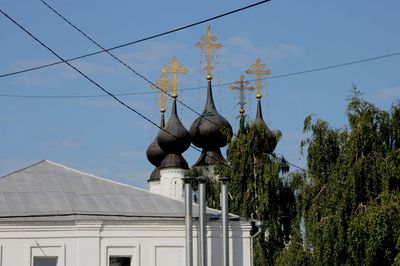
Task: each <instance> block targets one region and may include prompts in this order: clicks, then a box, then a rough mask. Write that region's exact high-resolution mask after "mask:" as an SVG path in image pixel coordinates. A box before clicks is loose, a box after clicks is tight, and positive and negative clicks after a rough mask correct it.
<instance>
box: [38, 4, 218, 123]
mask: <svg viewBox="0 0 400 266" xmlns="http://www.w3.org/2000/svg"><path fill="white" fill-rule="evenodd" d="M40 1H41V2H42V3H43V4H44V5H45V6H47V7H48V8H49V9H50V10H51V11H53V12H54V13H55V14H57V15H58V16H59V17H60V18H61V19H63V20H64V21H65V22H67V23H68V24H69V25H70V26H72V27H73V28H74V29H75V30H77V31H78V32H79V33H81V34H82V35H83V36H84V37H85V38H87V39H88V40H89V41H91V42H92V43H94V44H95V45H96V46H97V47H99V48H100V49H102V50H103V51H104V52H106V53H107V54H108V55H110V56H111V57H112V58H113V59H115V60H117V61H118V62H119V63H120V64H122V65H123V66H125V67H126V68H128V69H129V70H130V71H131V72H132V73H134V74H135V75H136V76H138V77H140V78H141V79H143V80H145V81H146V82H148V83H149V84H150V85H152V87H155V88H157V89H158V90H160V92H161V93H164V94H166V95H168V96H169V97H171V98H174V97H173V96H172V95H171V94H169V93H168V92H167V91H165V90H162V89H161V88H160V87H159V86H157V85H156V84H154V83H153V82H152V81H150V80H149V79H148V78H146V77H145V76H144V75H142V74H140V73H138V72H137V71H136V70H135V69H133V68H132V67H131V66H129V65H128V64H127V63H125V62H124V61H122V60H121V59H119V58H118V57H117V56H115V55H114V54H112V53H111V52H110V51H107V50H106V49H105V48H104V47H103V46H102V45H100V44H99V43H98V42H96V41H95V40H94V39H93V38H91V37H90V36H89V35H87V34H86V33H84V32H83V31H82V30H81V29H79V28H78V27H77V26H76V25H74V24H73V23H72V22H70V21H69V20H68V19H67V18H65V17H64V16H63V15H61V14H60V13H59V12H58V11H56V10H55V9H54V8H53V7H51V6H50V5H49V4H47V3H46V2H45V1H44V0H40ZM176 101H178V102H179V103H181V104H182V105H183V106H185V107H186V108H187V109H189V110H190V111H192V112H193V113H195V114H197V115H198V116H200V117H202V118H203V119H205V120H207V121H209V122H210V123H212V124H214V125H215V126H217V127H219V125H218V124H216V123H215V122H214V121H212V120H210V119H209V118H207V117H205V116H204V115H202V114H200V113H199V112H197V111H196V110H194V109H193V108H192V107H190V106H189V105H187V104H185V103H184V102H183V101H181V100H179V99H176Z"/></svg>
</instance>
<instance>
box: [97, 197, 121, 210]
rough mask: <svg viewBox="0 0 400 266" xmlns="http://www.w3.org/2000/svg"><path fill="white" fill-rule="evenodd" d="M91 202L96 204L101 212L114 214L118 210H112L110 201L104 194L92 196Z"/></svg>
mask: <svg viewBox="0 0 400 266" xmlns="http://www.w3.org/2000/svg"><path fill="white" fill-rule="evenodd" d="M92 198H93V200H94V201H95V202H96V204H97V206H100V208H101V210H102V211H105V212H114V211H116V210H118V209H116V208H114V206H113V205H112V204H111V202H110V200H109V199H108V197H107V196H106V195H105V194H94V195H92Z"/></svg>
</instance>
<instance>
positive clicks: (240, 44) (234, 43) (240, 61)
mask: <svg viewBox="0 0 400 266" xmlns="http://www.w3.org/2000/svg"><path fill="white" fill-rule="evenodd" d="M302 52H303V51H302V49H301V48H300V47H299V46H297V45H296V44H291V43H281V44H265V45H262V46H260V45H257V44H255V43H253V42H252V41H251V40H249V39H247V38H245V37H243V36H234V37H232V38H230V39H229V40H228V41H227V42H226V44H225V48H224V51H221V53H223V54H224V61H225V64H228V65H229V66H231V67H243V66H244V65H247V64H250V63H252V62H253V61H254V60H255V59H256V58H257V57H260V58H262V59H264V61H266V62H267V64H268V62H279V61H282V60H285V59H287V58H289V57H293V56H298V55H300V54H301V53H302Z"/></svg>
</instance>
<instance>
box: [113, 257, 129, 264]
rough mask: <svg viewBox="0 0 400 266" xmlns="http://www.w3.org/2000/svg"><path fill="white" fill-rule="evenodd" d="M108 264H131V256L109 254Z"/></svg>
mask: <svg viewBox="0 0 400 266" xmlns="http://www.w3.org/2000/svg"><path fill="white" fill-rule="evenodd" d="M109 266H131V257H124V256H110V263H109Z"/></svg>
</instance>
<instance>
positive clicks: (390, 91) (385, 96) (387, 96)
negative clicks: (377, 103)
mask: <svg viewBox="0 0 400 266" xmlns="http://www.w3.org/2000/svg"><path fill="white" fill-rule="evenodd" d="M375 97H377V98H379V99H382V100H395V99H397V98H400V86H398V87H392V88H385V89H381V90H378V92H377V93H376V94H375Z"/></svg>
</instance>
